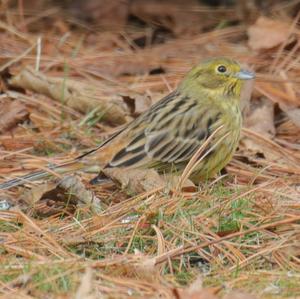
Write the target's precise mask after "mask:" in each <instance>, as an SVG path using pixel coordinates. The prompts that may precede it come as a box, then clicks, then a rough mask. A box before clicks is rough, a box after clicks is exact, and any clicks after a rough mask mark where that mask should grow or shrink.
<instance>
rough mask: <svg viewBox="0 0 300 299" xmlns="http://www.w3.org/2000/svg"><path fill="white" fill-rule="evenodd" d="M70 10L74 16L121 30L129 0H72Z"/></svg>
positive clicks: (126, 16) (107, 27) (125, 18)
mask: <svg viewBox="0 0 300 299" xmlns="http://www.w3.org/2000/svg"><path fill="white" fill-rule="evenodd" d="M70 11H71V13H73V14H74V15H75V17H77V18H80V19H83V20H92V21H93V22H94V23H96V24H97V25H98V26H101V27H104V28H106V29H115V30H121V29H122V28H123V27H124V26H125V25H126V22H127V18H128V12H129V1H128V0H114V1H111V0H101V1H94V0H85V1H82V0H75V1H74V0H73V1H71V2H70ZM112 20H113V22H112Z"/></svg>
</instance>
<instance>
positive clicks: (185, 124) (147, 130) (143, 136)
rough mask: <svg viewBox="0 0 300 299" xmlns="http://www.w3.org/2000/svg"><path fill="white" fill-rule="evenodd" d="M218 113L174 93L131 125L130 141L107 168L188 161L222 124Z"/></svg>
mask: <svg viewBox="0 0 300 299" xmlns="http://www.w3.org/2000/svg"><path fill="white" fill-rule="evenodd" d="M219 116H220V115H219V114H215V115H214V114H212V113H211V111H210V112H209V113H208V111H207V110H206V108H201V105H200V104H199V101H196V100H193V99H191V98H189V97H188V96H180V95H177V96H176V97H174V96H173V99H172V98H171V100H170V99H169V100H168V101H160V103H159V104H158V105H155V106H153V107H152V109H150V110H149V113H147V114H145V115H144V117H143V118H141V119H140V120H139V121H138V122H134V123H133V124H132V126H131V128H128V129H131V130H132V131H134V132H136V133H135V134H133V136H132V138H131V140H130V142H129V143H128V144H127V146H126V147H124V148H122V149H121V150H120V151H119V152H117V153H116V155H115V156H114V157H113V159H112V160H111V161H110V163H109V164H108V165H107V167H141V166H144V165H148V164H149V163H152V162H167V163H175V164H176V163H180V162H184V161H188V160H189V159H190V158H191V157H192V156H193V154H194V153H195V152H196V151H197V150H198V149H199V147H200V146H201V145H202V144H203V142H204V141H205V140H206V139H207V138H208V136H209V135H210V134H211V133H212V131H213V129H214V128H215V126H216V124H217V123H219V121H218V120H219Z"/></svg>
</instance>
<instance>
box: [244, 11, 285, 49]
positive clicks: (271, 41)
mask: <svg viewBox="0 0 300 299" xmlns="http://www.w3.org/2000/svg"><path fill="white" fill-rule="evenodd" d="M289 31H290V24H289V23H286V22H283V21H279V20H272V19H270V18H267V17H263V16H262V17H259V18H258V19H257V20H256V22H255V24H253V25H252V26H250V27H249V28H248V36H249V40H248V44H249V46H250V47H251V48H252V49H253V50H262V49H271V48H273V47H276V46H279V45H280V44H281V43H283V42H284V41H285V40H286V39H287V38H288V34H289Z"/></svg>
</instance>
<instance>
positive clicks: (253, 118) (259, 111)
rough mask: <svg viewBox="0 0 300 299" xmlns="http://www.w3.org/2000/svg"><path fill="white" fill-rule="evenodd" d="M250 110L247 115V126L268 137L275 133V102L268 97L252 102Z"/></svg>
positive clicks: (245, 122)
mask: <svg viewBox="0 0 300 299" xmlns="http://www.w3.org/2000/svg"><path fill="white" fill-rule="evenodd" d="M251 104H252V105H251V107H250V111H249V112H248V115H246V117H245V121H244V125H245V127H247V128H249V129H251V130H253V131H255V132H257V133H259V134H261V135H263V136H266V137H273V136H274V135H275V126H274V103H273V102H271V101H269V100H268V99H267V98H264V97H261V98H260V99H259V100H256V101H252V102H251Z"/></svg>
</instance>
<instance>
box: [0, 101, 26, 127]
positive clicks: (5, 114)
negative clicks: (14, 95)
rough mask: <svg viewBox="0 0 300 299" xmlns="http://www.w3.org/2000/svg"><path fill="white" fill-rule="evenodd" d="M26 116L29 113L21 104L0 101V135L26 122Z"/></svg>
mask: <svg viewBox="0 0 300 299" xmlns="http://www.w3.org/2000/svg"><path fill="white" fill-rule="evenodd" d="M28 116H29V111H28V110H27V108H26V106H25V105H23V104H22V103H21V102H19V101H17V100H14V101H11V100H9V99H2V100H1V101H0V133H5V132H6V131H8V130H10V129H12V128H13V127H15V126H16V125H17V124H19V123H21V122H23V121H24V120H26V119H27V118H28Z"/></svg>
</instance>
